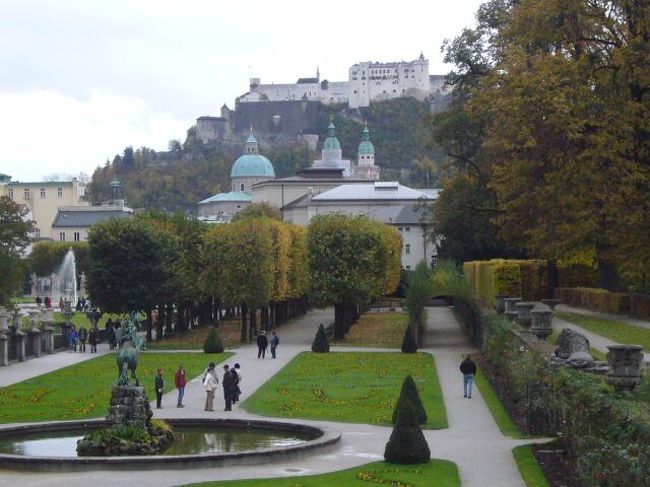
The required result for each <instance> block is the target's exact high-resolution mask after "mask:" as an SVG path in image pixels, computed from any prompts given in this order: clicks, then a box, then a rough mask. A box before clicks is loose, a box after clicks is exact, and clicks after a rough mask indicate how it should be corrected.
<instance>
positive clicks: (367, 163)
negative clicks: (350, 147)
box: [355, 123, 380, 181]
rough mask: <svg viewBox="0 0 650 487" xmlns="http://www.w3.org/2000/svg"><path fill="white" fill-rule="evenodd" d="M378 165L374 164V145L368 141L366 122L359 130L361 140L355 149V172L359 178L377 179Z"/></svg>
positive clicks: (368, 133) (368, 131) (368, 134)
mask: <svg viewBox="0 0 650 487" xmlns="http://www.w3.org/2000/svg"><path fill="white" fill-rule="evenodd" d="M379 170H380V168H379V167H378V166H375V146H374V145H373V144H372V142H371V141H370V130H368V124H367V123H366V126H365V127H364V129H363V132H361V142H360V143H359V149H358V150H357V167H356V168H355V173H356V175H357V176H358V177H360V178H365V179H370V180H373V181H377V180H379Z"/></svg>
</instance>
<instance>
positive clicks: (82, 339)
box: [77, 325, 88, 353]
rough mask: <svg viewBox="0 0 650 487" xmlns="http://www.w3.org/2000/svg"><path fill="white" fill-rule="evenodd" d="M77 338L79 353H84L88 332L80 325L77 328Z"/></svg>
mask: <svg viewBox="0 0 650 487" xmlns="http://www.w3.org/2000/svg"><path fill="white" fill-rule="evenodd" d="M77 337H78V338H79V351H80V352H82V353H86V340H88V330H86V327H85V326H83V325H81V326H80V327H79V332H78V333H77Z"/></svg>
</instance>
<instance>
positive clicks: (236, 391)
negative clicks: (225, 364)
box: [230, 367, 241, 404]
mask: <svg viewBox="0 0 650 487" xmlns="http://www.w3.org/2000/svg"><path fill="white" fill-rule="evenodd" d="M230 375H232V387H231V395H230V399H231V400H232V403H233V404H235V403H236V402H237V401H239V396H240V395H241V389H240V388H239V374H238V373H237V369H236V368H235V367H233V368H232V369H230Z"/></svg>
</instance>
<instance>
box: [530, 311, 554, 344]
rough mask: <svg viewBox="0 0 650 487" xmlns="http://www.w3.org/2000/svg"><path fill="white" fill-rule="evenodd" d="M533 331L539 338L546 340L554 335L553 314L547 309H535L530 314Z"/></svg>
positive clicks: (531, 329)
mask: <svg viewBox="0 0 650 487" xmlns="http://www.w3.org/2000/svg"><path fill="white" fill-rule="evenodd" d="M530 314H531V325H530V331H532V332H533V333H534V334H535V335H536V336H537V338H540V339H542V340H546V339H547V338H548V337H549V336H550V335H551V333H553V312H552V311H550V310H545V309H534V310H532V311H531V312H530Z"/></svg>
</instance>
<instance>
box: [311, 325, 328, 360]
mask: <svg viewBox="0 0 650 487" xmlns="http://www.w3.org/2000/svg"><path fill="white" fill-rule="evenodd" d="M311 351H312V352H315V353H326V352H329V351H330V342H329V340H328V339H327V334H326V333H325V327H324V326H323V324H322V323H321V324H320V326H319V327H318V331H317V332H316V336H315V337H314V343H312V344H311Z"/></svg>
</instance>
